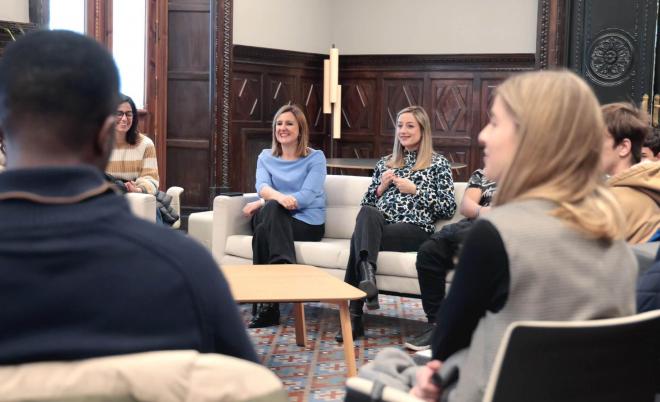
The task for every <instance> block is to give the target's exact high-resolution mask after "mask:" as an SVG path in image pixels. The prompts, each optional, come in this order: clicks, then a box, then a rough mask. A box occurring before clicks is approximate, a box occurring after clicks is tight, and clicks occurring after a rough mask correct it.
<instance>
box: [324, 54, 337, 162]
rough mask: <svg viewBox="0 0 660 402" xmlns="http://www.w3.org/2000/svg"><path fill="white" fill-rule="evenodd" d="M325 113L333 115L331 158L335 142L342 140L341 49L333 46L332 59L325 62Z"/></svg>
mask: <svg viewBox="0 0 660 402" xmlns="http://www.w3.org/2000/svg"><path fill="white" fill-rule="evenodd" d="M323 113H325V114H332V118H331V119H330V120H331V122H332V128H331V137H330V157H331V158H333V157H334V140H338V139H341V85H339V49H337V48H336V47H335V45H334V44H333V45H332V49H330V58H329V59H325V60H323Z"/></svg>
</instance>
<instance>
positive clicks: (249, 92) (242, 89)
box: [230, 68, 264, 122]
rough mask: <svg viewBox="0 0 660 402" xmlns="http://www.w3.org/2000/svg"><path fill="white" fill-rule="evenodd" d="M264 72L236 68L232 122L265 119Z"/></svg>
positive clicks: (233, 84) (232, 89)
mask: <svg viewBox="0 0 660 402" xmlns="http://www.w3.org/2000/svg"><path fill="white" fill-rule="evenodd" d="M262 86H263V74H261V73H258V72H250V71H244V70H240V69H238V68H237V69H235V70H234V74H233V76H232V86H231V93H232V98H231V99H232V102H231V105H232V108H231V111H230V113H231V121H232V122H261V121H263V111H262V110H263V106H262V105H263V104H264V101H263V91H262Z"/></svg>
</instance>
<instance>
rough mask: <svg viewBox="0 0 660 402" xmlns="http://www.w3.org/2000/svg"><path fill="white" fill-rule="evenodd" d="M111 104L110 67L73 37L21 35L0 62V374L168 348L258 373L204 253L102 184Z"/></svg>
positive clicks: (111, 130) (114, 77)
mask: <svg viewBox="0 0 660 402" xmlns="http://www.w3.org/2000/svg"><path fill="white" fill-rule="evenodd" d="M118 91H119V74H118V72H117V67H116V66H115V63H114V61H113V59H112V56H111V55H110V54H109V53H108V52H107V50H105V49H104V48H103V47H102V46H101V45H100V44H99V43H97V42H96V41H94V40H93V39H90V38H88V37H86V36H83V35H79V34H76V33H73V32H69V31H57V30H56V31H49V30H43V31H37V32H34V33H30V34H27V35H25V36H22V37H21V38H20V39H18V40H17V41H16V42H14V43H12V44H10V45H9V46H8V47H7V48H6V51H5V53H4V55H3V58H2V59H1V60H0V132H1V133H2V137H3V139H2V141H3V144H4V146H5V147H6V150H7V170H6V171H5V172H3V173H2V174H0V305H2V306H3V307H2V309H0V323H2V328H3V329H2V332H1V333H0V364H3V365H8V364H20V363H27V362H36V361H53V360H78V359H86V358H92V357H100V356H110V355H119V354H129V353H138V352H145V351H157V350H178V349H194V350H197V351H199V352H202V353H221V354H226V355H230V356H235V357H238V358H242V359H246V360H250V361H254V362H257V356H256V353H255V351H254V348H253V346H252V343H251V342H250V339H249V338H248V336H247V333H246V331H245V328H244V326H243V323H242V321H241V318H240V316H239V313H238V309H237V307H236V303H235V302H234V300H233V299H232V296H231V292H230V290H229V286H228V285H227V282H226V281H225V279H224V277H223V276H222V273H221V271H220V270H219V269H218V266H217V265H216V263H215V261H214V260H213V258H212V257H211V255H210V254H209V252H208V251H207V250H206V249H205V248H204V247H202V246H201V245H199V244H198V243H197V242H195V241H194V240H192V239H190V238H189V237H187V236H185V235H184V234H182V233H179V232H177V231H174V230H170V229H168V228H164V227H162V226H159V225H154V224H153V223H149V222H147V221H145V220H143V219H140V218H137V217H135V216H133V215H132V214H131V212H130V211H129V207H128V203H127V202H126V200H125V199H124V197H123V196H121V195H119V194H117V193H116V187H115V186H113V185H112V184H111V183H109V182H108V181H107V180H106V179H105V177H104V174H103V171H104V169H105V167H106V165H107V163H108V159H109V157H110V154H111V152H112V149H113V145H114V142H115V137H116V134H115V124H116V121H117V117H116V111H117V105H118V104H119V102H120V100H119V96H118ZM122 118H125V116H122ZM146 189H149V187H146Z"/></svg>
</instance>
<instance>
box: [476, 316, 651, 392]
mask: <svg viewBox="0 0 660 402" xmlns="http://www.w3.org/2000/svg"><path fill="white" fill-rule="evenodd" d="M659 385H660V310H656V311H651V312H648V313H643V314H638V315H635V316H630V317H624V318H615V319H607V320H595V321H579V322H547V321H526V322H525V321H523V322H517V323H513V324H512V325H511V326H510V327H509V328H508V330H507V332H506V335H505V337H504V338H503V340H502V342H501V344H500V349H499V351H498V353H497V357H496V359H495V363H494V365H493V370H492V371H491V376H490V380H489V383H488V386H487V388H486V392H485V395H484V399H483V402H578V401H579V402H591V401H593V402H633V401H634V402H653V401H654V397H655V394H656V393H657V392H658V391H659V389H658V386H659Z"/></svg>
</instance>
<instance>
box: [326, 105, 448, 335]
mask: <svg viewBox="0 0 660 402" xmlns="http://www.w3.org/2000/svg"><path fill="white" fill-rule="evenodd" d="M361 205H362V209H360V213H359V214H358V217H357V219H356V222H355V230H354V232H353V236H352V238H351V254H350V257H349V259H348V266H347V267H346V276H345V278H344V281H346V282H347V283H349V284H351V285H353V286H357V287H359V288H360V289H362V290H363V291H364V292H365V293H366V294H367V298H366V304H367V308H369V309H370V310H372V309H377V308H379V305H378V287H377V285H376V276H375V275H376V261H377V259H378V252H379V251H381V250H382V251H402V252H407V251H417V249H418V248H419V246H420V245H421V244H422V243H423V242H424V241H425V240H427V239H428V238H429V237H430V236H431V234H432V233H433V232H434V231H435V226H434V223H435V221H437V220H438V219H448V218H451V217H452V216H453V215H454V211H455V210H456V200H455V198H454V183H453V181H452V177H451V167H450V165H449V162H448V161H447V160H446V159H445V158H444V157H442V156H441V155H439V154H436V153H435V152H433V144H432V138H431V123H430V121H429V117H428V115H427V114H426V111H424V109H423V108H422V107H420V106H410V107H407V108H405V109H403V110H401V111H400V112H399V113H398V114H397V120H396V135H395V137H394V147H393V150H392V154H391V155H388V156H385V157H383V158H382V159H381V160H379V161H378V163H377V164H376V168H375V169H374V175H373V179H372V181H371V185H370V186H369V189H368V190H367V193H366V194H365V195H364V198H363V199H362V202H361ZM364 304H365V300H356V301H351V303H350V312H351V324H352V326H353V338H358V337H361V336H363V335H364V324H363V321H362V315H363V307H364ZM335 339H337V341H338V342H342V341H343V338H342V336H341V332H339V334H338V335H337V336H336V337H335Z"/></svg>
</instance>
